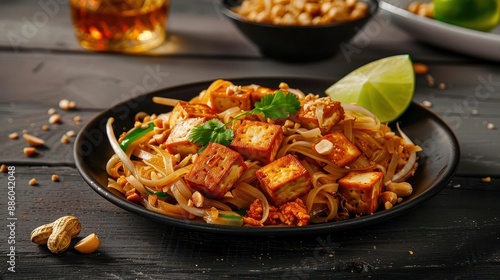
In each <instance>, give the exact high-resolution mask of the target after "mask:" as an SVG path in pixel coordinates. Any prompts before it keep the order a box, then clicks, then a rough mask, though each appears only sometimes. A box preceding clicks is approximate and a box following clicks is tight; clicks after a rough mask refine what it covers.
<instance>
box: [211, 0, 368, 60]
mask: <svg viewBox="0 0 500 280" xmlns="http://www.w3.org/2000/svg"><path fill="white" fill-rule="evenodd" d="M360 1H362V2H365V3H366V4H367V5H368V14H367V15H366V16H365V17H364V18H361V19H358V20H355V21H349V22H343V23H331V24H325V25H308V26H299V25H294V26H287V25H274V24H266V23H256V22H252V21H249V20H246V19H244V18H243V17H242V16H240V15H238V14H237V13H236V12H233V11H232V10H231V8H233V7H236V6H239V5H241V3H242V2H243V0H223V1H222V5H221V6H220V8H221V10H222V12H223V13H224V14H225V15H226V16H227V17H229V18H230V19H231V21H232V22H233V23H234V24H235V25H236V27H237V28H238V29H239V30H240V31H241V32H242V33H243V34H244V35H245V36H246V37H247V38H248V39H249V40H250V41H252V42H253V43H254V44H255V45H256V46H257V47H258V48H259V50H260V52H261V53H262V54H263V55H265V56H268V57H271V58H274V59H278V60H283V61H290V62H299V61H302V62H306V61H317V60H322V59H326V58H329V57H331V56H334V55H335V54H336V53H337V52H338V51H339V50H340V46H341V44H342V43H348V42H349V41H350V40H351V39H352V38H353V37H354V36H355V35H356V34H357V33H358V32H359V31H360V30H361V29H362V27H363V26H364V25H365V24H366V23H367V22H368V21H369V20H370V19H371V18H372V16H373V15H374V14H375V13H376V12H377V10H378V2H377V1H376V0H360Z"/></svg>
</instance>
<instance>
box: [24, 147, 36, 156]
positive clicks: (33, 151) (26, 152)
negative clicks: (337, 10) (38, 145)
mask: <svg viewBox="0 0 500 280" xmlns="http://www.w3.org/2000/svg"><path fill="white" fill-rule="evenodd" d="M23 152H24V155H25V156H27V157H31V156H33V155H35V154H36V149H35V148H34V147H26V148H24V149H23Z"/></svg>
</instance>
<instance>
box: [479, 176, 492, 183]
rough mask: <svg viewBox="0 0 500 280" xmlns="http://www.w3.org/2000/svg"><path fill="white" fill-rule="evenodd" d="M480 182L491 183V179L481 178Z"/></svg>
mask: <svg viewBox="0 0 500 280" xmlns="http://www.w3.org/2000/svg"><path fill="white" fill-rule="evenodd" d="M481 182H483V183H489V182H491V177H485V178H481Z"/></svg>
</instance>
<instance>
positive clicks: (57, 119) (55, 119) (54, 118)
mask: <svg viewBox="0 0 500 280" xmlns="http://www.w3.org/2000/svg"><path fill="white" fill-rule="evenodd" d="M49 123H51V124H55V123H61V116H59V115H58V114H53V115H51V116H50V118H49Z"/></svg>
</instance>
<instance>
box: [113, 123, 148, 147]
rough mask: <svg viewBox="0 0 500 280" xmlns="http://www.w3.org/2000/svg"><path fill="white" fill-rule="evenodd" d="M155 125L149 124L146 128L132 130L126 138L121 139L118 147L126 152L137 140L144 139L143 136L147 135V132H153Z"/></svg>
mask: <svg viewBox="0 0 500 280" xmlns="http://www.w3.org/2000/svg"><path fill="white" fill-rule="evenodd" d="M154 127H155V125H154V124H153V123H152V122H151V123H149V124H148V126H147V127H146V128H142V127H137V128H136V129H134V130H133V131H131V132H130V133H129V134H128V135H127V136H125V138H123V139H122V141H121V142H120V147H121V148H122V150H123V151H124V152H126V151H127V148H128V146H129V145H130V144H131V143H132V142H134V141H136V140H138V139H141V138H142V137H144V135H146V134H148V133H149V132H151V131H153V129H154Z"/></svg>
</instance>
